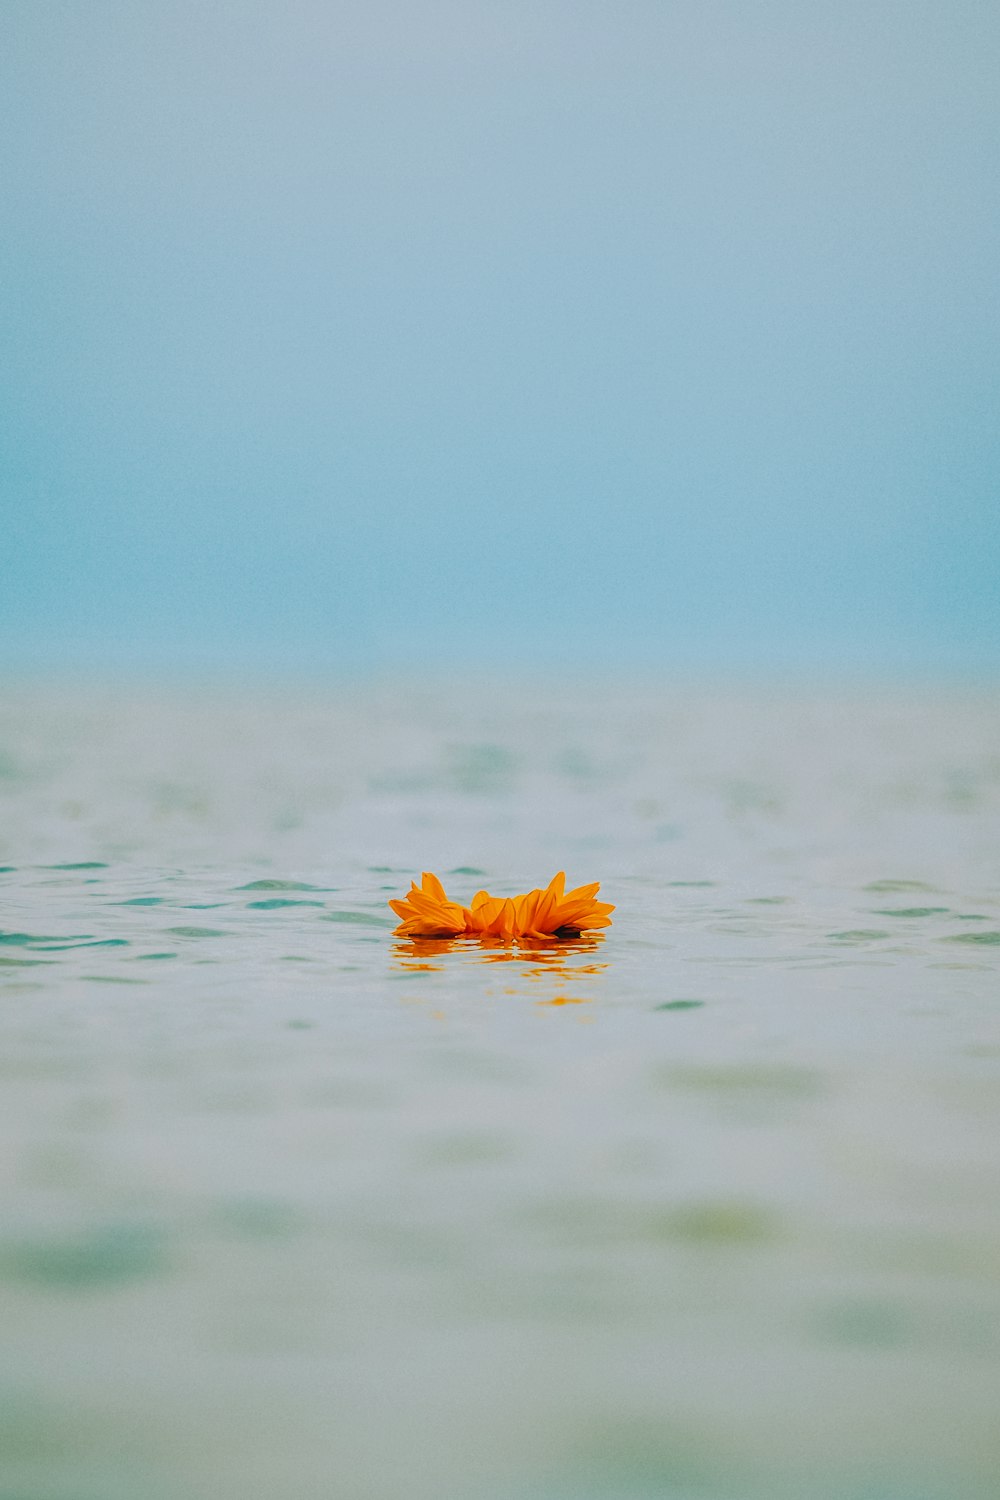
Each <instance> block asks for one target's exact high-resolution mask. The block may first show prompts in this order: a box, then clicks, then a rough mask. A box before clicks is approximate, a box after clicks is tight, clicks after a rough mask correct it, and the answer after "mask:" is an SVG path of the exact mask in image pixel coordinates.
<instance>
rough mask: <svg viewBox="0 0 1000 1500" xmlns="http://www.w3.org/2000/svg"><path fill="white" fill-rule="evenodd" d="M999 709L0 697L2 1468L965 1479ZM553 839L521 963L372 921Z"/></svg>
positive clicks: (664, 701)
mask: <svg viewBox="0 0 1000 1500" xmlns="http://www.w3.org/2000/svg"><path fill="white" fill-rule="evenodd" d="M998 747H1000V704H998V700H997V698H996V696H995V695H993V694H991V693H988V692H986V691H985V690H983V691H973V690H972V689H967V690H962V691H960V690H958V689H957V688H956V689H954V690H952V691H944V690H940V689H939V690H931V689H925V690H918V689H916V688H914V689H910V690H906V691H904V690H896V691H892V692H876V691H875V690H874V689H872V690H868V691H861V690H860V689H855V690H848V689H844V688H840V689H833V688H830V689H829V690H825V691H824V690H812V691H805V690H798V691H792V690H791V689H788V690H782V691H779V690H777V689H772V690H767V689H764V688H760V689H756V690H753V691H750V690H746V691H738V690H736V689H733V688H715V689H712V690H709V689H707V688H706V689H704V690H698V689H696V688H694V687H692V686H691V685H686V686H681V687H677V686H674V687H671V686H669V685H663V684H652V683H650V684H630V685H625V686H623V685H610V684H607V683H598V684H591V685H588V686H576V685H571V684H555V685H532V684H526V685H525V684H518V685H511V684H509V683H508V684H504V683H499V682H495V683H487V684H485V685H484V684H482V683H480V684H472V683H466V684H463V685H451V686H448V685H438V686H435V685H433V684H431V685H427V686H419V687H417V686H413V685H408V686H404V687H400V686H398V685H397V686H392V685H389V684H369V685H364V684H361V685H355V686H354V687H351V688H347V687H339V688H336V689H335V688H326V689H324V688H320V687H315V688H311V689H306V688H295V689H292V688H289V689H287V690H284V691H282V690H278V689H275V688H273V687H271V688H268V689H266V690H264V689H262V690H260V691H256V692H254V691H251V690H250V689H249V688H245V689H240V690H237V689H235V688H232V689H229V690H225V691H219V690H216V691H208V690H196V689H194V688H190V689H181V688H171V689H167V688H162V687H161V688H153V687H146V688H139V687H130V688H126V687H124V686H119V687H117V688H109V687H105V688H96V687H85V686H74V687H67V686H65V685H62V686H60V687H58V688H57V687H55V686H52V685H45V684H34V685H32V684H25V683H23V682H22V683H11V684H8V685H7V687H6V690H5V691H4V693H3V696H2V704H0V866H2V870H0V929H2V934H3V935H2V938H0V990H2V996H0V1079H2V1083H0V1127H2V1128H0V1172H2V1182H3V1190H2V1196H3V1212H2V1221H0V1329H2V1343H3V1347H4V1358H3V1361H2V1363H0V1496H2V1497H3V1500H119V1497H120V1500H125V1497H129V1500H134V1497H136V1496H142V1497H143V1500H161V1497H162V1500H186V1497H191V1500H209V1497H211V1500H257V1497H260V1500H264V1497H268V1500H270V1497H273V1496H276V1495H288V1496H289V1497H295V1500H313V1497H316V1500H321V1497H322V1500H330V1497H336V1500H339V1497H341V1496H342V1497H345V1500H403V1497H407V1500H410V1497H417V1500H421V1497H424V1496H426V1497H432V1496H434V1497H456V1500H458V1497H461V1500H633V1497H643V1500H645V1497H654V1496H655V1497H665V1500H688V1497H690V1500H705V1497H708V1500H757V1497H761V1500H763V1497H785V1496H787V1497H796V1500H798V1497H802V1496H809V1497H810V1500H966V1497H968V1500H973V1497H974V1500H988V1497H994V1496H995V1495H996V1494H997V1493H998V1492H1000V1423H998V1421H997V1411H998V1406H1000V1402H998V1391H1000V748H998ZM559 868H565V869H566V871H567V873H568V876H569V878H570V880H571V881H572V882H574V883H578V882H583V881H589V880H598V879H599V880H601V881H602V882H603V890H602V895H604V896H606V897H607V899H609V900H612V901H615V902H616V903H617V904H618V910H617V912H616V914H615V924H614V926H613V927H612V928H611V929H610V930H609V932H608V933H607V934H606V935H605V936H604V937H603V938H602V939H597V940H593V941H581V942H579V943H576V944H562V945H560V944H553V945H552V947H550V948H545V949H541V950H538V951H534V952H531V953H521V952H519V951H517V950H512V951H511V952H506V951H503V950H500V951H497V950H491V951H484V950H481V949H479V948H476V947H474V946H471V945H465V944H460V945H455V946H450V947H449V946H448V945H439V944H429V945H412V944H407V943H401V942H399V941H398V940H396V939H395V938H394V937H393V935H392V925H393V919H392V917H391V914H390V913H389V912H388V910H387V908H386V906H385V901H386V899H387V897H388V896H390V895H393V894H396V893H398V892H401V891H402V890H403V889H404V888H405V886H406V885H408V883H409V880H410V878H411V877H412V876H413V875H418V874H419V872H420V871H421V870H422V869H431V870H435V871H437V873H439V874H440V875H441V876H442V877H443V878H444V879H445V882H446V884H447V886H448V888H449V892H452V891H453V892H454V894H455V895H456V896H458V897H459V898H464V899H467V898H468V897H469V896H470V895H471V894H472V892H473V891H474V890H475V889H477V888H478V887H479V886H480V885H487V886H489V887H490V888H491V889H493V890H495V891H497V892H503V891H516V890H519V889H524V888H526V887H528V886H530V885H534V884H538V883H540V882H543V881H546V880H547V879H548V878H549V876H550V875H551V874H552V873H554V871H555V870H556V869H559Z"/></svg>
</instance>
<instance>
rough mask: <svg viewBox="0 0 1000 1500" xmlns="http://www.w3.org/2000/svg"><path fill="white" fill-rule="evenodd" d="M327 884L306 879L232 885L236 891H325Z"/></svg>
mask: <svg viewBox="0 0 1000 1500" xmlns="http://www.w3.org/2000/svg"><path fill="white" fill-rule="evenodd" d="M329 889H332V888H331V887H329V886H323V885H310V884H309V882H308V881H306V880H251V881H250V882H249V884H247V885H238V886H235V887H234V890H237V891H325V890H329Z"/></svg>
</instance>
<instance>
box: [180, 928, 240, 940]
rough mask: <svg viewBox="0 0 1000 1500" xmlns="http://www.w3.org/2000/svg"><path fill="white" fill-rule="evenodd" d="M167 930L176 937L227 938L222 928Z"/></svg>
mask: <svg viewBox="0 0 1000 1500" xmlns="http://www.w3.org/2000/svg"><path fill="white" fill-rule="evenodd" d="M166 930H167V932H169V933H172V934H173V936H174V937H188V938H213V937H225V936H226V934H225V932H224V931H223V930H222V928H221V927H168V928H167V929H166Z"/></svg>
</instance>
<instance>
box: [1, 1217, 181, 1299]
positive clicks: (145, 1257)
mask: <svg viewBox="0 0 1000 1500" xmlns="http://www.w3.org/2000/svg"><path fill="white" fill-rule="evenodd" d="M0 1262H2V1263H3V1264H4V1265H5V1266H6V1267H7V1269H8V1271H9V1273H10V1274H11V1275H12V1276H15V1277H17V1278H18V1279H20V1280H22V1281H30V1282H35V1283H37V1284H40V1285H42V1286H47V1287H51V1288H53V1289H60V1290H64V1291H85V1290H89V1289H96V1288H100V1287H108V1288H111V1287H115V1286H120V1285H122V1284H124V1283H125V1282H129V1281H136V1280H139V1279H141V1278H143V1277H147V1276H157V1275H160V1274H161V1273H162V1272H163V1271H165V1270H166V1269H167V1264H168V1256H167V1241H166V1235H165V1233H164V1231H163V1230H162V1229H161V1228H160V1227H159V1226H157V1225H153V1224H135V1223H112V1224H104V1225H100V1226H98V1227H96V1228H94V1229H89V1230H83V1231H79V1232H77V1233H70V1234H64V1235H51V1236H45V1237H44V1238H37V1239H17V1240H12V1241H10V1242H8V1243H7V1244H6V1245H4V1246H3V1247H0Z"/></svg>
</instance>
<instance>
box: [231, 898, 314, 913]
mask: <svg viewBox="0 0 1000 1500" xmlns="http://www.w3.org/2000/svg"><path fill="white" fill-rule="evenodd" d="M285 906H318V907H319V908H320V909H322V907H323V903H322V901H290V900H287V899H286V898H284V897H282V896H275V897H273V898H272V899H271V900H270V901H248V902H247V911H280V910H281V909H282V907H285Z"/></svg>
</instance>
